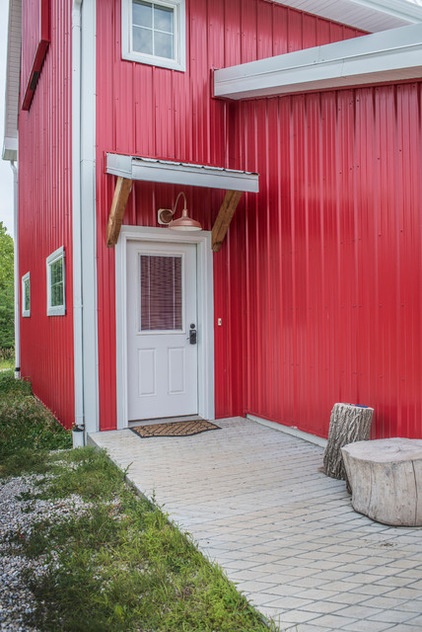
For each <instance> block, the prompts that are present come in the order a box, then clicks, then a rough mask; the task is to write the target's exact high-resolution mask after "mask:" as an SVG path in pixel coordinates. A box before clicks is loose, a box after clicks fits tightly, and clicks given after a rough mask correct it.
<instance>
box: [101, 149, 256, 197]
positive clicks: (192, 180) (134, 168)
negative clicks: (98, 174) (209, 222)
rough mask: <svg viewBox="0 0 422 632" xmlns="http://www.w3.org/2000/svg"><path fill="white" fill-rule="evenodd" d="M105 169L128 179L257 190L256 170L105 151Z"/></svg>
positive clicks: (235, 189) (236, 189)
mask: <svg viewBox="0 0 422 632" xmlns="http://www.w3.org/2000/svg"><path fill="white" fill-rule="evenodd" d="M106 172H107V173H109V174H112V175H115V176H120V177H122V178H127V179H128V180H143V181H145V182H163V183H166V184H180V185H185V186H194V187H205V188H211V189H224V190H229V191H251V192H254V193H257V192H258V190H259V184H258V174H257V173H251V172H248V171H235V170H233V169H225V168H223V167H208V166H204V165H195V164H190V163H185V162H172V161H169V160H157V159H155V158H140V157H137V156H125V155H122V154H107V167H106Z"/></svg>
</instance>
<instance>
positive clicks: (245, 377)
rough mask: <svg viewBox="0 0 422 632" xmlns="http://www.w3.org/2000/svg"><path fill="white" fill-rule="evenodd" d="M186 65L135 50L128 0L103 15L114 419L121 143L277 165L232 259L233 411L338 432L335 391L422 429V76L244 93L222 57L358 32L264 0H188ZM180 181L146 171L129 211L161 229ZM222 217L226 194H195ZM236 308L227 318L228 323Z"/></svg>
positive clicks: (132, 148)
mask: <svg viewBox="0 0 422 632" xmlns="http://www.w3.org/2000/svg"><path fill="white" fill-rule="evenodd" d="M187 24H188V29H187V37H188V39H187V47H188V48H187V52H188V65H187V71H186V72H185V73H178V72H176V71H170V70H164V69H160V68H155V67H150V66H144V65H142V64H136V63H132V62H128V61H121V58H120V29H121V25H120V2H119V1H118V0H102V3H101V11H99V13H98V23H97V27H98V28H97V46H98V51H99V52H100V54H99V55H98V75H97V94H98V104H99V106H98V113H97V114H98V115H97V141H98V153H97V160H98V165H99V168H98V170H97V201H98V211H97V212H98V226H99V232H98V244H97V246H98V288H99V290H98V291H99V297H98V305H99V347H100V348H99V371H100V415H101V427H102V428H112V427H114V424H115V402H116V393H115V365H116V358H115V315H114V301H115V288H114V253H113V252H111V251H109V250H107V249H106V247H105V235H104V231H105V226H106V220H107V214H108V211H109V208H110V204H111V198H112V193H113V187H114V182H113V179H112V178H111V177H110V176H105V175H104V169H103V166H104V165H103V160H104V152H105V151H119V152H122V153H127V154H138V155H147V156H156V157H159V158H169V159H176V160H182V161H187V162H198V163H201V164H219V165H224V166H230V167H233V168H238V169H246V170H251V171H258V172H259V173H260V174H261V191H260V194H259V195H257V196H255V195H245V196H244V198H243V199H242V201H241V203H240V205H239V208H238V210H237V212H236V214H235V217H234V219H233V222H232V225H231V227H230V231H229V234H228V237H227V240H226V242H225V244H224V246H223V248H222V249H221V251H220V252H219V253H218V254H215V256H214V274H215V318H216V320H215V360H216V412H217V416H223V415H232V414H243V413H245V412H251V413H255V414H257V415H261V416H264V417H267V418H268V419H272V420H274V421H279V422H282V423H286V424H288V425H297V426H299V427H301V428H302V429H304V430H308V431H310V432H314V433H317V434H320V435H324V434H326V432H327V428H328V421H329V414H330V410H331V407H332V405H333V403H334V402H335V401H338V400H343V401H351V402H357V403H361V404H362V403H363V404H368V405H373V406H374V407H375V408H376V411H377V416H376V426H375V432H376V433H377V435H378V436H382V435H391V434H395V433H398V432H400V433H403V434H408V435H409V436H420V432H421V430H420V421H419V420H420V414H421V396H420V392H421V388H420V387H421V384H420V379H421V378H420V376H421V357H422V354H421V353H420V351H421V333H420V329H421V327H420V325H421V323H420V313H421V307H422V306H421V301H422V298H421V292H420V287H421V280H422V279H421V278H420V276H421V254H420V250H421V248H420V245H421V244H420V237H421V233H420V222H419V220H418V209H420V207H421V189H420V186H421V185H420V182H419V180H420V177H419V174H420V173H421V166H422V165H421V157H420V151H419V148H420V143H421V140H422V139H421V131H420V125H421V123H420V120H421V113H420V100H421V89H420V84H406V85H401V86H397V87H380V88H371V87H367V88H363V89H360V90H354V91H350V90H349V91H346V90H345V91H339V92H334V91H333V92H330V93H324V94H309V95H306V96H303V95H298V96H295V97H283V98H277V99H263V100H260V101H253V102H248V103H242V104H228V103H225V102H222V101H218V100H215V99H212V98H211V95H212V74H211V72H210V71H211V69H212V68H218V67H222V66H227V65H231V64H236V63H240V62H242V61H249V60H251V59H255V58H259V57H263V56H266V55H268V54H280V53H282V52H287V51H291V50H297V49H300V48H303V47H308V46H313V45H315V44H316V43H318V44H322V43H328V42H330V41H338V40H342V39H346V38H349V37H354V36H356V35H357V34H358V31H356V30H355V29H351V28H348V27H343V26H341V25H337V24H331V23H330V22H328V21H326V20H322V19H320V18H313V17H311V16H304V15H303V14H301V13H300V12H297V11H294V10H291V9H287V8H285V7H282V6H280V5H277V6H276V5H273V4H271V3H267V2H264V1H263V0H245V1H241V0H200V1H198V2H195V1H191V2H187ZM175 193H177V191H176V190H175V189H174V187H171V186H168V185H162V186H154V185H150V184H143V183H136V185H135V186H134V189H133V193H132V195H131V197H130V200H129V204H128V208H127V211H126V215H125V219H124V221H125V223H130V224H139V225H147V226H155V225H156V219H155V212H156V209H157V208H158V207H159V206H168V205H171V203H172V201H173V200H174V196H175ZM186 193H187V196H188V205H189V208H192V209H194V212H195V215H196V216H198V218H199V219H200V220H201V221H202V222H203V225H204V226H205V228H207V229H209V228H211V226H212V222H213V219H214V218H215V215H216V213H217V211H218V208H219V205H220V204H221V201H222V199H223V192H218V191H212V192H209V191H204V190H194V189H188V190H187V192H186ZM218 318H221V326H220V325H219V324H218V320H217V319H218Z"/></svg>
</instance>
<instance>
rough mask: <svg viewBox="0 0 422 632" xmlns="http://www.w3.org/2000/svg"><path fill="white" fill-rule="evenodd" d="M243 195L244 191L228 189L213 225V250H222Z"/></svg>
mask: <svg viewBox="0 0 422 632" xmlns="http://www.w3.org/2000/svg"><path fill="white" fill-rule="evenodd" d="M241 197H242V191H226V195H225V196H224V200H223V203H222V205H221V207H220V210H219V211H218V215H217V217H216V220H215V222H214V226H213V227H212V249H213V252H218V251H219V250H220V248H221V245H222V243H223V241H224V238H225V236H226V233H227V231H228V229H229V226H230V222H231V221H232V218H233V215H234V212H235V210H236V208H237V205H238V204H239V200H240V198H241Z"/></svg>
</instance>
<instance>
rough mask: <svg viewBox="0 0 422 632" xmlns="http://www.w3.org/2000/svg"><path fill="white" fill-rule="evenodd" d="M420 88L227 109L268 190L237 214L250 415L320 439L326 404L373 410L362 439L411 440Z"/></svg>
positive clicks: (416, 410)
mask: <svg viewBox="0 0 422 632" xmlns="http://www.w3.org/2000/svg"><path fill="white" fill-rule="evenodd" d="M421 95H422V88H421V84H420V83H418V84H406V85H404V84H403V85H399V86H385V87H377V88H364V89H360V90H354V91H349V90H343V91H339V92H337V93H336V92H331V93H326V94H323V95H319V94H310V95H306V96H296V97H285V98H280V99H274V100H269V101H260V102H256V103H254V105H253V109H251V104H246V103H245V104H241V105H239V116H240V119H241V120H240V124H239V128H240V129H245V130H246V129H248V130H252V129H256V120H257V118H258V120H259V121H260V123H259V126H258V127H259V134H260V136H261V138H262V137H263V136H265V135H267V136H268V148H269V149H268V155H269V159H268V157H267V155H265V156H264V155H263V154H262V153H261V152H258V158H257V164H256V165H254V168H257V169H258V171H259V172H260V173H263V174H267V178H266V179H268V178H269V179H270V182H271V185H270V187H271V190H272V193H271V198H272V199H271V200H270V197H269V196H268V193H267V191H266V186H265V184H264V187H263V188H262V190H261V192H260V195H259V218H257V216H256V213H255V212H251V211H250V209H249V208H248V209H247V254H246V261H248V270H247V274H248V287H249V289H248V292H247V295H248V296H250V297H253V298H254V300H256V301H257V302H258V304H259V307H258V309H257V307H256V305H255V306H251V307H250V308H249V309H248V310H247V314H248V318H250V319H251V322H248V324H247V333H248V337H249V338H250V340H248V342H247V348H248V350H249V355H248V362H250V360H251V359H252V358H253V361H252V362H250V366H249V372H248V381H247V385H246V392H247V393H248V410H249V412H251V413H254V414H257V415H261V416H264V417H266V418H269V419H273V420H274V421H281V422H283V423H285V424H288V425H297V426H299V427H301V428H302V429H304V430H308V431H310V432H314V433H317V434H320V435H324V434H326V432H327V429H328V421H329V414H330V410H331V407H332V405H333V403H334V402H336V401H346V402H355V403H360V404H366V405H370V406H373V407H374V408H375V410H376V421H375V427H374V436H392V435H405V436H411V437H420V436H421V435H422V427H421V422H420V418H421V403H422V402H421V395H420V393H421V375H422V373H421V353H420V351H421V346H422V344H421V343H422V339H421V309H420V308H421V287H422V267H421V241H420V239H421V230H420V204H421V196H422V189H421V181H420V174H421V173H422V171H421V167H422V165H421V152H420V146H421V145H420V144H421V142H422V137H421V110H420V103H421ZM272 101H273V102H274V103H275V104H277V107H276V108H275V107H274V103H272ZM265 130H272V133H271V134H269V135H268V134H266V132H265ZM239 142H243V143H245V144H248V145H249V146H251V139H250V137H249V136H247V135H246V134H245V135H244V138H243V141H242V140H239ZM243 151H244V153H247V150H246V149H244V150H243ZM268 171H269V172H270V175H269V176H268ZM277 179H278V182H277ZM277 189H278V192H277ZM274 190H275V191H276V193H275V192H274ZM277 199H278V203H277V202H276V203H275V205H274V201H272V200H277ZM268 214H269V215H270V217H271V225H272V231H270V232H268V231H266V230H265V226H266V224H267V222H268V219H267V217H268ZM279 222H281V223H280V224H279ZM278 225H280V226H281V232H280V231H278V230H277V227H278ZM258 232H259V238H257V233H258ZM277 233H278V235H277ZM274 234H276V235H277V237H276V238H275V239H274V238H273V236H274ZM269 253H271V254H270V255H269ZM272 254H274V263H273V258H272ZM269 260H271V262H272V263H271V271H272V270H274V269H275V270H277V264H278V266H281V282H280V280H279V279H278V277H277V274H273V273H272V272H271V271H270V270H269V267H268V263H267V262H268V261H269ZM269 274H271V276H272V279H273V281H274V284H275V285H274V288H273V292H274V293H279V294H278V295H279V298H280V300H281V301H282V305H281V307H280V308H279V310H278V311H277V310H274V309H272V306H271V303H268V297H267V296H266V294H265V291H264V290H263V286H264V284H265V281H266V279H267V278H268V275H269ZM278 284H279V285H278ZM277 285H278V287H277ZM277 319H279V327H278V326H277ZM276 330H278V331H277V335H276V336H275V335H274V332H275V331H276ZM262 332H271V336H270V341H269V340H266V336H265V335H262ZM265 346H266V347H267V349H266V350H265V349H264V347H265ZM271 347H273V348H274V347H275V350H276V354H278V355H279V356H280V357H284V358H286V360H285V364H284V367H285V370H284V371H282V370H281V367H279V370H275V367H274V363H273V362H272V361H271V360H272V358H271V356H269V355H268V353H269V349H271ZM271 384H272V388H271ZM277 389H279V390H280V391H281V393H282V397H281V399H279V400H277V399H276V398H275V397H274V392H276V391H277ZM271 402H272V403H273V404H272V405H271ZM276 402H277V404H275V403H276Z"/></svg>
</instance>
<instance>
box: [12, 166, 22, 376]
mask: <svg viewBox="0 0 422 632" xmlns="http://www.w3.org/2000/svg"><path fill="white" fill-rule="evenodd" d="M10 166H11V168H12V171H13V227H14V233H15V238H14V246H13V248H14V275H15V378H16V379H17V380H20V377H21V323H20V317H21V312H20V300H19V297H20V291H21V287H20V275H19V209H18V168H17V166H16V164H15V162H14V161H13V160H12V161H11V162H10Z"/></svg>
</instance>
